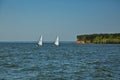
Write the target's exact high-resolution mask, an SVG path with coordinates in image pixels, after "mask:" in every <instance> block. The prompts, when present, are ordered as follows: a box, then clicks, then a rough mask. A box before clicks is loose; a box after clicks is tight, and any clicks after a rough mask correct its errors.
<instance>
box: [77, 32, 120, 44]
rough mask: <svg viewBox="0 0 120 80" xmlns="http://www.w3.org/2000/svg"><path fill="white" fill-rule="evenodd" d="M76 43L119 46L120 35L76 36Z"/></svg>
mask: <svg viewBox="0 0 120 80" xmlns="http://www.w3.org/2000/svg"><path fill="white" fill-rule="evenodd" d="M77 41H85V42H87V41H89V42H90V43H103V44H109V43H110V44H112V43H113V44H120V33H114V34H89V35H77Z"/></svg>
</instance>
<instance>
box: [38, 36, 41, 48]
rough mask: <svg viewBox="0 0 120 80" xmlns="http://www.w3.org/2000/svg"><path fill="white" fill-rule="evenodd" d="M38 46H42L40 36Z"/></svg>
mask: <svg viewBox="0 0 120 80" xmlns="http://www.w3.org/2000/svg"><path fill="white" fill-rule="evenodd" d="M38 45H40V46H42V36H41V37H40V40H39V42H38Z"/></svg>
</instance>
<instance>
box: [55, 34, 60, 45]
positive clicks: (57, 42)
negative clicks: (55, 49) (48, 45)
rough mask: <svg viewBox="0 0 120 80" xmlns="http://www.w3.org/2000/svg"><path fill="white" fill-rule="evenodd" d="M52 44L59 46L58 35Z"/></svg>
mask: <svg viewBox="0 0 120 80" xmlns="http://www.w3.org/2000/svg"><path fill="white" fill-rule="evenodd" d="M54 44H55V45H56V46H59V37H58V36H57V38H56V40H55V43H54Z"/></svg>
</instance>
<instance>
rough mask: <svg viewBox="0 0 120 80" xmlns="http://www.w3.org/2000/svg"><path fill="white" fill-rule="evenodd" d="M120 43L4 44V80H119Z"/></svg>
mask: <svg viewBox="0 0 120 80" xmlns="http://www.w3.org/2000/svg"><path fill="white" fill-rule="evenodd" d="M119 52H120V44H84V45H78V44H74V43H61V44H60V46H58V47H56V46H54V45H53V44H52V43H46V44H44V45H43V46H42V47H39V46H37V45H36V43H0V80H119V79H120V72H119V71H120V54H119Z"/></svg>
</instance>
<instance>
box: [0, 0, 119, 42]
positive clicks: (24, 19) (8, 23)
mask: <svg viewBox="0 0 120 80" xmlns="http://www.w3.org/2000/svg"><path fill="white" fill-rule="evenodd" d="M95 33H97V34H99V33H120V0H99V1H96V0H29V1H28V0H0V41H8V42H9V41H38V40H39V37H40V35H42V36H43V40H44V41H50V42H52V41H55V39H56V36H59V37H60V40H61V41H76V40H77V39H76V36H77V35H82V34H95Z"/></svg>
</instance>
